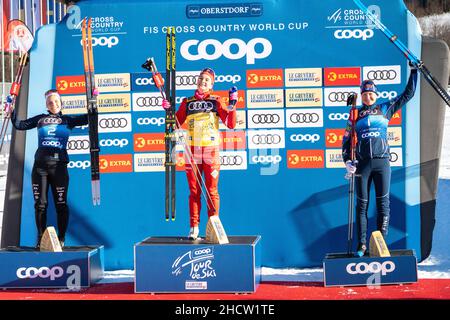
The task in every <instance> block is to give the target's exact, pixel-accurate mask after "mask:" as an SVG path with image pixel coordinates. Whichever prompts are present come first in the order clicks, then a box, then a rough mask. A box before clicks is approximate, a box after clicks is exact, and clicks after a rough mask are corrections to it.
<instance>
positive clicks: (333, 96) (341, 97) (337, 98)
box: [328, 92, 356, 102]
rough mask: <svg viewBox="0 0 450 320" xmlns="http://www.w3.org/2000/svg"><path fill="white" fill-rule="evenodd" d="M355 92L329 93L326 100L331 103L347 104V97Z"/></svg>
mask: <svg viewBox="0 0 450 320" xmlns="http://www.w3.org/2000/svg"><path fill="white" fill-rule="evenodd" d="M352 93H355V94H356V92H330V94H329V95H328V100H330V101H331V102H347V99H348V96H349V95H350V94H352Z"/></svg>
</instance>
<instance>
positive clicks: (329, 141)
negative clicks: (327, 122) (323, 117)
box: [325, 129, 345, 148]
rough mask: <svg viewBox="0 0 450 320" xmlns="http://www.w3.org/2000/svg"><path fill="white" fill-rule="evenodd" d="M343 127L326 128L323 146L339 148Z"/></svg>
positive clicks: (343, 131)
mask: <svg viewBox="0 0 450 320" xmlns="http://www.w3.org/2000/svg"><path fill="white" fill-rule="evenodd" d="M344 133H345V129H326V130H325V146H326V147H327V148H341V147H342V139H343V137H344Z"/></svg>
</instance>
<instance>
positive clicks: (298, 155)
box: [287, 150, 325, 169]
mask: <svg viewBox="0 0 450 320" xmlns="http://www.w3.org/2000/svg"><path fill="white" fill-rule="evenodd" d="M324 166H325V161H324V150H288V151H287V167H288V168H289V169H301V168H323V167H324Z"/></svg>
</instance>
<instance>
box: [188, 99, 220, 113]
mask: <svg viewBox="0 0 450 320" xmlns="http://www.w3.org/2000/svg"><path fill="white" fill-rule="evenodd" d="M213 108H214V104H213V103H212V102H211V101H194V102H191V103H189V104H188V110H189V111H203V112H206V111H211V110H212V109H213Z"/></svg>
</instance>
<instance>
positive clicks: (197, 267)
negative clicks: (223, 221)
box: [172, 246, 217, 280]
mask: <svg viewBox="0 0 450 320" xmlns="http://www.w3.org/2000/svg"><path fill="white" fill-rule="evenodd" d="M213 262H214V247H212V246H211V247H199V248H196V249H194V250H191V251H188V252H186V253H185V254H183V255H181V256H179V257H177V258H176V259H175V261H174V262H173V264H172V274H173V275H174V276H179V275H181V274H182V273H183V271H184V270H185V269H187V270H188V272H189V278H190V279H192V280H201V279H208V278H215V277H216V276H217V274H216V270H215V269H214V266H213Z"/></svg>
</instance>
